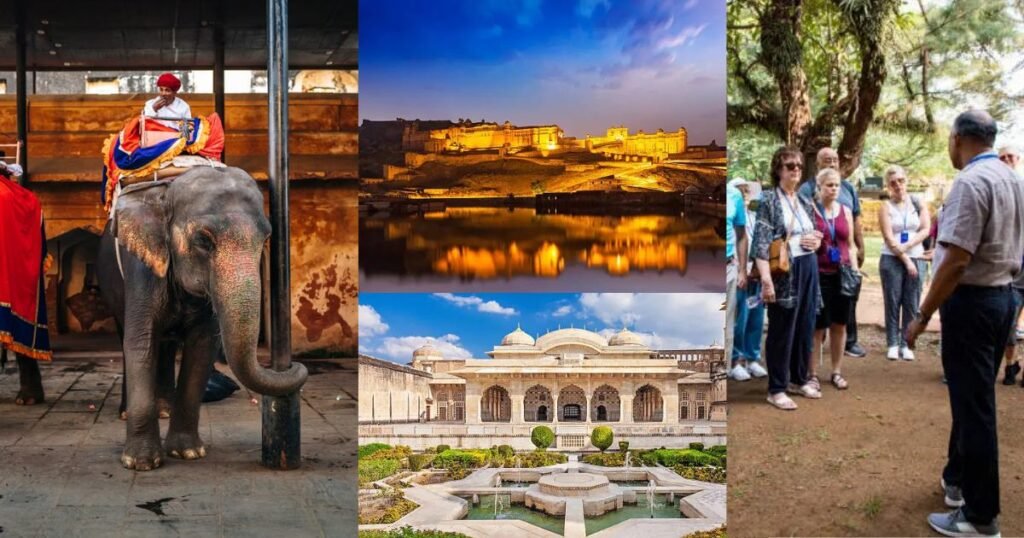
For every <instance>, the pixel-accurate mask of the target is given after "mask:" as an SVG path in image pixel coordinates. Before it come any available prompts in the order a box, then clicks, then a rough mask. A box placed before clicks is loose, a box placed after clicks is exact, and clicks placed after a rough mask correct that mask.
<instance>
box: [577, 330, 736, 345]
mask: <svg viewBox="0 0 1024 538" xmlns="http://www.w3.org/2000/svg"><path fill="white" fill-rule="evenodd" d="M620 330H622V329H612V328H611V327H609V328H606V329H601V330H600V331H597V332H598V334H600V335H601V336H603V337H605V338H611V337H612V336H614V335H615V333H617V332H619V331H620ZM630 332H632V333H633V334H635V335H637V336H639V337H640V339H641V340H643V342H644V344H645V345H647V347H650V348H651V349H687V348H694V347H704V346H705V345H707V344H693V343H691V342H689V341H687V340H684V339H682V338H676V337H672V336H662V335H659V334H655V333H645V332H642V331H630ZM719 343H721V342H719Z"/></svg>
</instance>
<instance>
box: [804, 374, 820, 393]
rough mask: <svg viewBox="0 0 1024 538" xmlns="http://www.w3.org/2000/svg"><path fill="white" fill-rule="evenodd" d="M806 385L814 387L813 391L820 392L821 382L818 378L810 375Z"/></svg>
mask: <svg viewBox="0 0 1024 538" xmlns="http://www.w3.org/2000/svg"><path fill="white" fill-rule="evenodd" d="M807 384H808V385H810V386H812V387H814V390H817V391H821V380H819V379H818V376H816V375H812V376H811V378H810V379H808V380H807Z"/></svg>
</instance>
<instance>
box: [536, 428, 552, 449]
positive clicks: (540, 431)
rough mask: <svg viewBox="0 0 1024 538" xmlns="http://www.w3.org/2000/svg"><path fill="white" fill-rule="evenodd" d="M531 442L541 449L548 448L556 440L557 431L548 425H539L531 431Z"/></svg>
mask: <svg viewBox="0 0 1024 538" xmlns="http://www.w3.org/2000/svg"><path fill="white" fill-rule="evenodd" d="M530 442H532V443H533V446H535V447H537V448H538V449H540V450H547V449H548V447H550V446H551V445H552V444H553V443H554V442H555V432H553V431H551V428H549V427H547V426H537V427H535V428H534V429H533V431H532V432H530Z"/></svg>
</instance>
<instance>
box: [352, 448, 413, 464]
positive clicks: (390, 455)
mask: <svg viewBox="0 0 1024 538" xmlns="http://www.w3.org/2000/svg"><path fill="white" fill-rule="evenodd" d="M411 454H412V449H411V448H409V447H407V446H404V445H398V446H395V447H391V448H384V449H381V450H378V451H376V452H374V453H372V454H370V455H369V456H366V458H364V459H367V460H402V459H405V458H408V457H409V456H410V455H411Z"/></svg>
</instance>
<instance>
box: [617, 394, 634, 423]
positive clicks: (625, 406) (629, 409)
mask: <svg viewBox="0 0 1024 538" xmlns="http://www.w3.org/2000/svg"><path fill="white" fill-rule="evenodd" d="M619 400H620V401H621V402H622V416H621V417H620V420H622V423H623V424H632V423H633V395H632V394H623V395H621V396H620V397H619Z"/></svg>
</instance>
